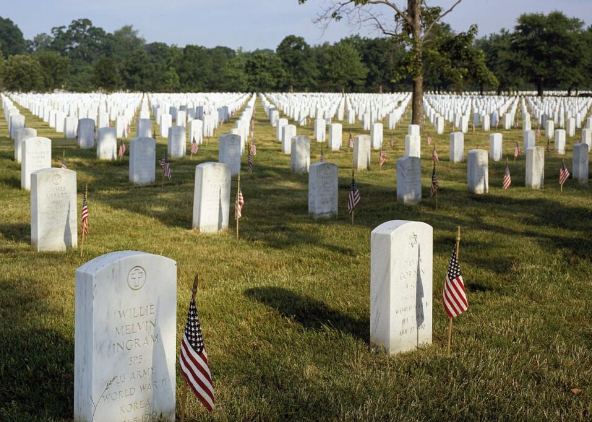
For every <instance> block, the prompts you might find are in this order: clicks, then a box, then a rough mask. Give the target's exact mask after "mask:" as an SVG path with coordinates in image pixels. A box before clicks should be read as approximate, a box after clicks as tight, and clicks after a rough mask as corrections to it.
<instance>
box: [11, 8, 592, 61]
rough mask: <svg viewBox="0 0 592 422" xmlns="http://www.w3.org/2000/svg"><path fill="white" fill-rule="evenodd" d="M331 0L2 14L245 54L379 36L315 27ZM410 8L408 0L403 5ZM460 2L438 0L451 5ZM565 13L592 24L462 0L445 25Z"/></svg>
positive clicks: (29, 25) (338, 26) (39, 28)
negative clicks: (286, 43)
mask: <svg viewBox="0 0 592 422" xmlns="http://www.w3.org/2000/svg"><path fill="white" fill-rule="evenodd" d="M329 2H330V0H308V2H307V3H306V4H305V5H299V4H298V0H93V1H89V0H13V1H10V0H5V1H3V2H2V3H3V4H2V7H1V8H0V16H2V17H3V18H10V19H12V21H13V22H14V23H16V24H17V25H18V26H19V28H20V29H21V30H22V31H23V34H24V35H25V38H27V39H31V38H33V37H34V36H35V35H36V34H38V33H41V32H47V33H49V32H50V31H51V28H52V27H55V26H61V25H64V26H68V25H69V24H70V22H71V21H72V20H75V19H80V18H89V19H90V20H91V21H92V22H93V24H94V25H95V26H100V27H102V28H103V29H104V30H106V31H107V32H113V31H114V30H116V29H118V28H121V27H122V26H123V25H133V27H134V28H135V29H137V30H139V33H140V35H141V36H143V37H144V38H145V39H146V41H148V42H154V41H161V42H165V43H167V44H176V45H178V46H184V45H185V44H198V45H203V46H206V47H214V46H216V45H223V46H227V47H231V48H233V49H236V48H238V47H242V48H243V49H245V50H254V49H256V48H271V49H275V48H276V47H277V45H278V44H279V43H280V42H281V40H282V39H283V38H284V37H285V36H287V35H290V34H294V35H299V36H302V37H304V38H305V39H306V40H307V42H308V43H309V44H320V43H323V42H325V41H329V42H334V41H337V40H339V39H340V38H342V37H344V36H348V35H351V34H355V33H361V34H362V35H370V36H373V35H377V33H375V32H372V30H370V29H369V28H366V29H364V28H363V29H362V30H360V29H359V28H357V27H355V28H352V27H349V26H348V25H347V23H346V22H336V23H332V24H331V26H330V27H329V29H328V30H327V31H326V32H325V33H324V34H323V31H322V30H321V29H320V28H319V27H318V26H316V25H315V24H313V23H312V20H313V19H314V18H315V16H316V15H317V14H318V13H320V12H321V11H322V10H323V5H326V4H328V3H329ZM396 2H397V3H398V4H405V3H406V1H405V0H396ZM452 3H454V1H453V0H431V1H430V4H432V5H440V6H442V7H446V6H450V5H451V4H452ZM553 10H560V11H562V12H564V13H565V14H566V15H567V16H570V17H577V18H579V19H581V20H583V21H584V22H585V23H586V25H590V24H592V0H463V2H462V3H460V5H458V6H457V8H456V9H455V10H454V12H452V13H451V14H450V15H448V16H447V17H446V18H445V19H444V20H445V22H448V23H449V24H450V25H451V26H452V28H453V29H454V30H456V31H463V30H466V29H467V28H468V27H469V25H471V24H472V23H477V24H478V25H479V36H482V35H486V34H490V33H492V32H497V31H499V30H500V29H501V28H508V29H510V28H512V27H514V25H515V23H516V18H517V17H518V16H519V15H520V14H522V13H534V12H544V13H548V12H550V11H553Z"/></svg>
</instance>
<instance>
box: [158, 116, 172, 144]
mask: <svg viewBox="0 0 592 422" xmlns="http://www.w3.org/2000/svg"><path fill="white" fill-rule="evenodd" d="M172 125H173V116H172V115H170V114H168V113H165V114H163V115H162V116H160V136H162V137H163V138H164V137H165V136H169V128H170V127H171V126H172Z"/></svg>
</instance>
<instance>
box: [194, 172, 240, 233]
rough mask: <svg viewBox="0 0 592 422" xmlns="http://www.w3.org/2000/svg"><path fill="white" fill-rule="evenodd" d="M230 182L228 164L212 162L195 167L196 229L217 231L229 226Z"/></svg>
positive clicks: (207, 231) (210, 231) (204, 231)
mask: <svg viewBox="0 0 592 422" xmlns="http://www.w3.org/2000/svg"><path fill="white" fill-rule="evenodd" d="M230 182H231V176H230V167H229V166H228V165H226V164H223V163H211V162H210V163H202V164H200V165H198V166H196V167H195V187H194V198H193V224H192V226H193V228H194V229H198V230H199V231H200V232H202V233H216V232H219V231H221V230H223V229H225V228H227V227H228V214H229V209H230Z"/></svg>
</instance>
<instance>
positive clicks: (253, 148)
mask: <svg viewBox="0 0 592 422" xmlns="http://www.w3.org/2000/svg"><path fill="white" fill-rule="evenodd" d="M251 155H253V156H255V155H257V145H255V141H251Z"/></svg>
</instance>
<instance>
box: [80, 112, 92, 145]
mask: <svg viewBox="0 0 592 422" xmlns="http://www.w3.org/2000/svg"><path fill="white" fill-rule="evenodd" d="M78 146H79V147H80V148H82V149H90V148H93V147H94V146H95V121H94V120H93V119H80V120H78Z"/></svg>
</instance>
